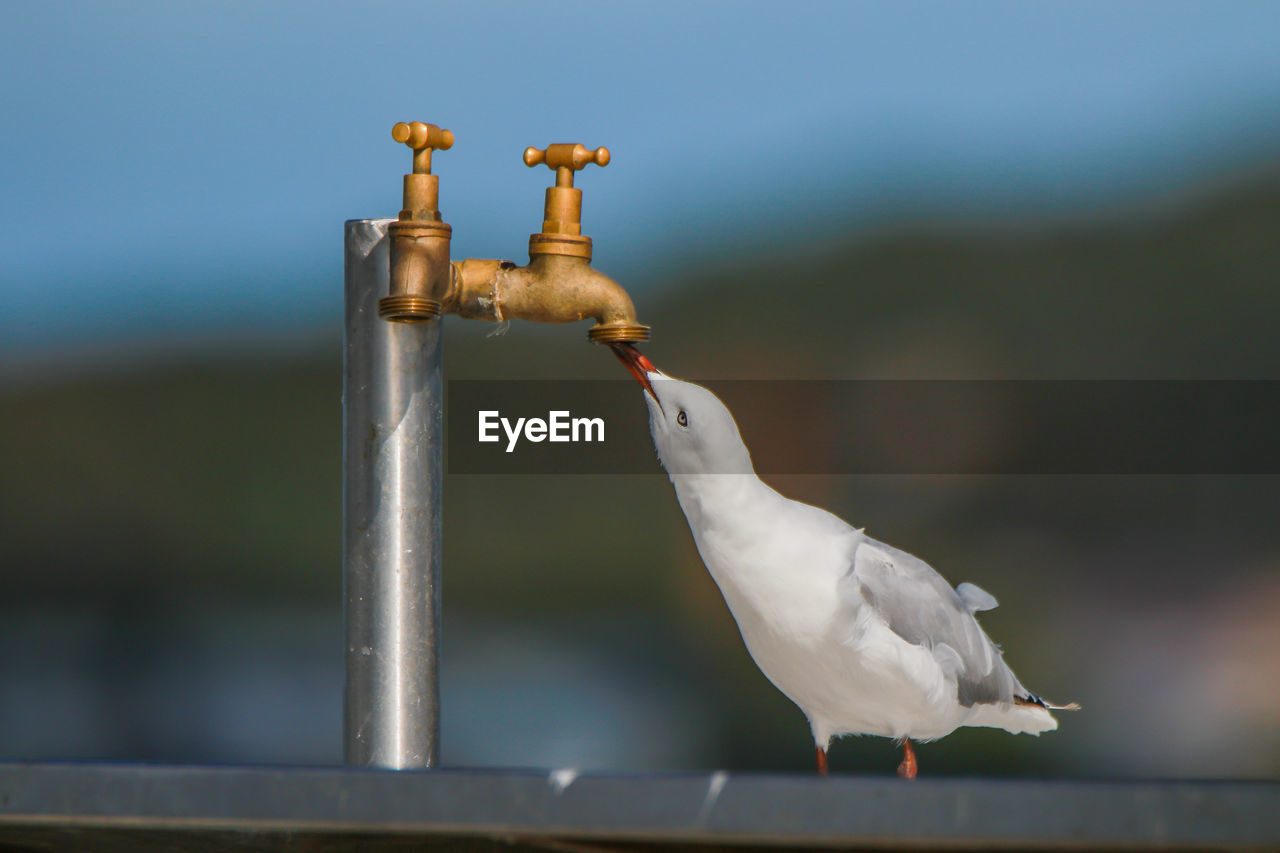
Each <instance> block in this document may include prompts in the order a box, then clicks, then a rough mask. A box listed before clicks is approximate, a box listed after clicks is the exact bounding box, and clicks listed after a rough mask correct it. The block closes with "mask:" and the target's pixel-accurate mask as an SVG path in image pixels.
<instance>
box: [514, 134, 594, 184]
mask: <svg viewBox="0 0 1280 853" xmlns="http://www.w3.org/2000/svg"><path fill="white" fill-rule="evenodd" d="M609 159H610V155H609V149H608V148H597V149H596V150H594V151H592V150H591V149H590V148H588V147H587V146H585V145H583V144H581V143H573V142H561V143H558V144H555V145H548V146H547V147H546V148H545V149H540V148H534V147H532V146H530V147H528V148H526V149H525V150H524V164H525V165H526V166H530V167H532V166H537V165H538V164H539V163H545V164H546V165H547V167H548V168H550V169H555V170H556V186H558V187H572V186H573V173H574V172H576V171H578V170H579V169H584V168H586V167H587V166H588V165H590V164H591V163H595V164H596V165H597V166H608V165H609Z"/></svg>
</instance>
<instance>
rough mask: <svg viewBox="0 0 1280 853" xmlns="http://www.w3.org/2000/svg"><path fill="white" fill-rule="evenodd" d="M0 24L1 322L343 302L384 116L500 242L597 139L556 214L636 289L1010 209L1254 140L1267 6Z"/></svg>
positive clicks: (1265, 91)
mask: <svg viewBox="0 0 1280 853" xmlns="http://www.w3.org/2000/svg"><path fill="white" fill-rule="evenodd" d="M5 23H6V26H5V27H4V29H3V31H2V32H0V117H2V118H0V128H2V132H0V183H2V185H3V187H4V193H3V195H2V196H0V256H2V257H3V259H4V263H3V273H0V338H3V340H4V341H5V343H4V344H3V345H0V348H3V349H8V350H11V351H12V350H13V349H14V348H25V347H28V346H38V347H43V346H56V345H57V344H58V342H60V341H67V340H76V341H86V340H88V341H108V342H109V341H111V340H113V339H118V338H125V337H134V336H138V335H147V334H150V333H153V332H155V331H156V330H157V329H160V330H168V331H177V332H181V331H182V330H185V329H200V328H206V327H210V328H238V327H244V328H269V327H271V326H272V325H274V324H277V323H280V322H282V321H281V318H280V315H279V312H278V310H277V309H279V308H280V307H282V306H285V305H293V306H302V307H301V308H300V309H297V310H295V311H294V312H293V314H292V315H291V316H292V318H293V319H292V322H294V323H297V324H303V325H305V324H308V323H330V324H336V323H337V322H338V311H339V306H340V302H341V293H340V287H341V223H342V221H343V220H344V219H348V218H360V217H367V216H394V215H395V212H396V210H397V209H398V208H399V181H400V179H399V176H400V174H401V173H403V172H404V171H405V170H406V169H407V167H408V163H409V159H408V152H407V149H405V148H403V146H397V145H395V144H394V143H393V142H392V140H391V138H390V128H391V125H392V124H393V123H394V122H396V121H399V120H411V119H422V120H426V121H433V122H436V123H439V124H442V125H444V126H446V127H449V128H451V129H452V130H453V131H454V132H455V134H456V137H457V142H456V144H455V146H454V148H453V150H451V151H448V152H444V153H441V154H439V155H437V157H436V160H435V163H436V169H435V171H436V172H437V174H439V175H440V176H441V208H442V210H443V211H444V214H445V218H446V220H447V221H449V222H450V223H451V224H452V225H453V226H454V254H455V256H456V257H464V256H481V257H510V258H513V259H515V260H518V261H521V262H523V260H524V259H525V245H526V240H527V237H528V234H529V233H530V232H531V231H534V230H537V227H538V224H539V222H540V220H541V201H542V190H543V188H544V187H545V186H547V185H548V183H549V182H550V178H551V176H550V173H549V172H548V171H547V170H546V169H543V168H539V169H536V170H530V169H527V168H526V167H525V166H524V165H523V164H522V163H521V162H520V159H519V158H520V153H521V152H522V151H523V149H524V148H525V146H527V145H538V146H540V147H541V146H543V145H545V144H546V143H548V142H553V141H580V142H583V143H586V144H587V145H590V146H596V145H607V146H609V147H610V148H611V150H612V151H613V155H614V160H613V163H612V164H610V166H609V167H608V168H606V169H603V170H600V169H595V168H594V167H592V168H591V169H589V170H588V171H587V172H586V173H585V174H583V175H582V176H581V177H580V178H579V181H578V185H579V186H581V187H582V188H583V190H584V191H585V193H586V201H585V211H584V230H585V231H586V233H588V234H590V235H591V236H592V237H594V238H595V240H596V262H597V265H599V266H600V267H601V268H602V269H605V270H606V271H609V272H612V273H614V274H616V275H618V276H619V277H621V278H624V280H625V283H626V284H627V286H628V287H629V288H635V289H636V290H637V291H643V290H644V288H645V287H646V286H648V284H649V283H650V282H651V281H653V280H657V279H659V278H660V277H661V275H662V273H663V271H664V270H665V269H669V268H670V266H671V264H672V263H674V261H675V259H677V258H680V257H685V256H687V255H689V254H691V253H692V254H707V255H713V254H715V253H717V252H719V251H724V250H728V249H733V248H741V247H742V246H744V245H750V242H751V240H753V239H755V238H756V237H758V236H760V235H763V234H768V233H770V232H771V231H772V230H773V229H776V228H778V227H785V228H790V229H803V228H804V227H805V226H806V225H807V224H813V223H816V222H819V221H821V220H822V219H823V218H824V217H825V216H827V215H829V214H830V213H832V212H835V213H838V214H840V215H841V216H843V217H848V219H849V220H850V221H866V222H875V221H876V220H877V217H882V216H887V215H890V213H891V212H892V211H895V210H908V211H909V210H912V209H914V207H916V206H919V207H922V208H923V209H925V210H935V209H936V210H944V211H945V210H951V211H957V212H960V213H964V212H972V213H981V214H984V215H994V216H1000V215H1009V214H1016V213H1017V212H1019V211H1025V210H1026V209H1028V208H1031V209H1046V210H1053V209H1056V208H1061V207H1071V206H1079V205H1082V204H1083V205H1088V204H1093V203H1097V202H1098V201H1099V200H1102V201H1106V200H1109V199H1112V198H1116V197H1124V196H1127V195H1135V194H1136V195H1141V194H1144V193H1149V192H1154V191H1158V190H1159V189H1161V188H1163V187H1165V186H1167V185H1168V184H1169V183H1170V182H1176V181H1179V180H1191V179H1193V178H1194V176H1195V175H1197V174H1200V173H1211V172H1213V171H1214V170H1220V169H1223V168H1226V167H1229V166H1231V165H1232V164H1233V163H1235V162H1236V161H1237V160H1241V159H1243V160H1248V159H1251V158H1253V159H1261V158H1263V157H1265V156H1267V155H1268V153H1269V152H1274V151H1275V147H1274V143H1276V142H1277V140H1280V3H1274V2H1255V3H1186V2H1158V3H1157V2H1151V3H1145V2H1143V3H1139V2H1106V3H1093V2H1063V3H1051V2H1042V3H1020V2H1010V3H991V2H984V3H912V2H893V3H888V2H886V3H857V2H844V3H805V2H792V3H786V4H779V3H776V2H768V3H766V2H743V3H713V2H698V3H655V2H643V3H614V2H597V3H591V4H568V3H563V4H552V3H535V4H518V3H497V2H472V3H390V2H379V3H335V2H313V3H283V2H279V3H232V2H223V3H209V2H182V3H175V2H137V1H136V0H135V2H127V3H125V2H121V3H87V2H85V3H67V2H41V3H28V4H21V5H15V6H14V7H13V8H11V9H9V10H8V11H7V12H6V13H5Z"/></svg>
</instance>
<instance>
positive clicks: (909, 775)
mask: <svg viewBox="0 0 1280 853" xmlns="http://www.w3.org/2000/svg"><path fill="white" fill-rule="evenodd" d="M916 770H917V767H916V752H915V750H914V749H912V748H911V738H905V737H904V738H903V739H902V763H901V764H899V765H898V775H899V776H901V777H902V778H903V779H914V778H916Z"/></svg>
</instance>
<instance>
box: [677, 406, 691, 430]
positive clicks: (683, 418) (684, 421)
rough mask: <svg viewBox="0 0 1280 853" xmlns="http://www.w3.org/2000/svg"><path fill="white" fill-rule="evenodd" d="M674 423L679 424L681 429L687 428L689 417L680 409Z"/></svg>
mask: <svg viewBox="0 0 1280 853" xmlns="http://www.w3.org/2000/svg"><path fill="white" fill-rule="evenodd" d="M676 423H678V424H680V426H682V427H687V426H688V425H689V416H688V415H686V414H685V413H684V409H681V410H680V412H679V413H678V414H677V415H676Z"/></svg>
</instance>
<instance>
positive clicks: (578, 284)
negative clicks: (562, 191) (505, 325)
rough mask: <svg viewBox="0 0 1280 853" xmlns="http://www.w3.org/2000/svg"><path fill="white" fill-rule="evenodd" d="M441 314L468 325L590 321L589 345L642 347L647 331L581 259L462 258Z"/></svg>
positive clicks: (622, 295)
mask: <svg viewBox="0 0 1280 853" xmlns="http://www.w3.org/2000/svg"><path fill="white" fill-rule="evenodd" d="M444 310H445V312H447V313H453V314H457V315H458V316H460V317H467V318H469V319H473V320H489V321H491V322H501V321H503V320H534V321H536V322H539V323H574V322H577V321H578V320H585V319H587V318H595V321H596V324H595V325H594V326H592V327H591V330H590V331H588V332H587V339H588V340H590V341H592V342H594V343H600V344H604V343H610V342H613V341H647V340H649V327H648V326H645V325H642V324H641V323H640V322H639V321H638V320H637V319H636V309H635V306H634V305H633V304H632V302H631V297H630V296H628V295H627V292H626V291H625V290H623V289H622V286H621V285H620V284H618V283H617V282H616V281H614V280H613V279H611V278H609V276H607V275H605V274H604V273H602V272H598V271H597V270H595V269H592V267H591V265H590V264H589V263H587V260H586V258H582V257H574V256H572V255H556V254H542V255H536V256H534V257H532V258H530V259H529V265H528V266H524V267H520V266H516V265H515V264H514V263H512V262H511V261H491V260H477V259H473V258H468V259H467V260H465V261H461V262H456V263H454V265H453V286H452V288H450V291H449V294H448V295H447V296H446V298H445V302H444Z"/></svg>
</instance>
